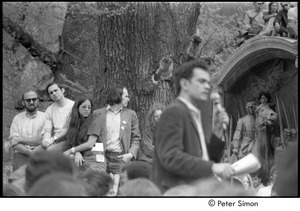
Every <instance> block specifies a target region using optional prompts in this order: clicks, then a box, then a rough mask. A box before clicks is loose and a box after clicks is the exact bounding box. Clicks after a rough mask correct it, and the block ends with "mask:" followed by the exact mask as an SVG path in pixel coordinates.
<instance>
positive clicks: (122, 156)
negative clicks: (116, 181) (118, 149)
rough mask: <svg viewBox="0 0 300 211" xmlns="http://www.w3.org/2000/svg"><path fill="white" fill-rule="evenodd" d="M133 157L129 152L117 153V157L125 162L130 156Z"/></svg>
mask: <svg viewBox="0 0 300 211" xmlns="http://www.w3.org/2000/svg"><path fill="white" fill-rule="evenodd" d="M132 157H133V155H132V154H131V153H127V154H124V155H119V156H118V158H122V160H123V161H124V162H125V163H128V162H129V161H130V160H131V158H132Z"/></svg>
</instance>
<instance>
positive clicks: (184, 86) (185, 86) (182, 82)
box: [179, 78, 189, 90]
mask: <svg viewBox="0 0 300 211" xmlns="http://www.w3.org/2000/svg"><path fill="white" fill-rule="evenodd" d="M188 83H189V81H188V79H186V78H182V79H180V81H179V84H180V87H181V89H182V90H187V89H188Z"/></svg>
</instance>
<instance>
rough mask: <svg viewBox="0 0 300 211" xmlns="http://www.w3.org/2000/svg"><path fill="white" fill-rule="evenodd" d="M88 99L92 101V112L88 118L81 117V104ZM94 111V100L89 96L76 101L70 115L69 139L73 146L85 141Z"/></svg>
mask: <svg viewBox="0 0 300 211" xmlns="http://www.w3.org/2000/svg"><path fill="white" fill-rule="evenodd" d="M86 100H89V101H90V102H91V106H92V109H91V113H90V115H89V116H88V117H87V118H83V117H81V115H80V114H79V106H80V105H81V104H82V103H84V102H85V101H86ZM92 113H93V101H92V100H91V99H89V98H79V99H77V100H76V101H75V104H74V106H73V108H72V113H71V116H70V118H71V119H70V124H69V129H68V133H67V138H68V140H69V144H70V145H71V146H73V147H75V146H78V145H80V144H82V143H84V142H85V141H87V140H85V137H86V134H87V131H88V128H89V125H90V123H91V120H92V116H93V115H92Z"/></svg>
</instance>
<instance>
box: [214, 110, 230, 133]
mask: <svg viewBox="0 0 300 211" xmlns="http://www.w3.org/2000/svg"><path fill="white" fill-rule="evenodd" d="M223 124H225V125H228V124H229V117H228V114H227V113H226V112H225V109H224V108H221V109H219V110H216V111H215V112H214V131H213V133H214V134H215V135H216V136H217V137H219V138H221V137H222V136H223V126H222V125H223Z"/></svg>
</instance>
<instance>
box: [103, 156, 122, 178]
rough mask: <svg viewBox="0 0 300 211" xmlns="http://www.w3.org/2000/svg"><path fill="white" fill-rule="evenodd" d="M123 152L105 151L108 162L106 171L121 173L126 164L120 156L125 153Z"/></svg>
mask: <svg viewBox="0 0 300 211" xmlns="http://www.w3.org/2000/svg"><path fill="white" fill-rule="evenodd" d="M123 154H124V153H121V152H110V151H105V158H106V163H107V168H106V172H107V173H113V174H120V173H121V168H122V166H123V165H124V164H125V162H124V161H123V160H122V158H118V156H119V155H123Z"/></svg>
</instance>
